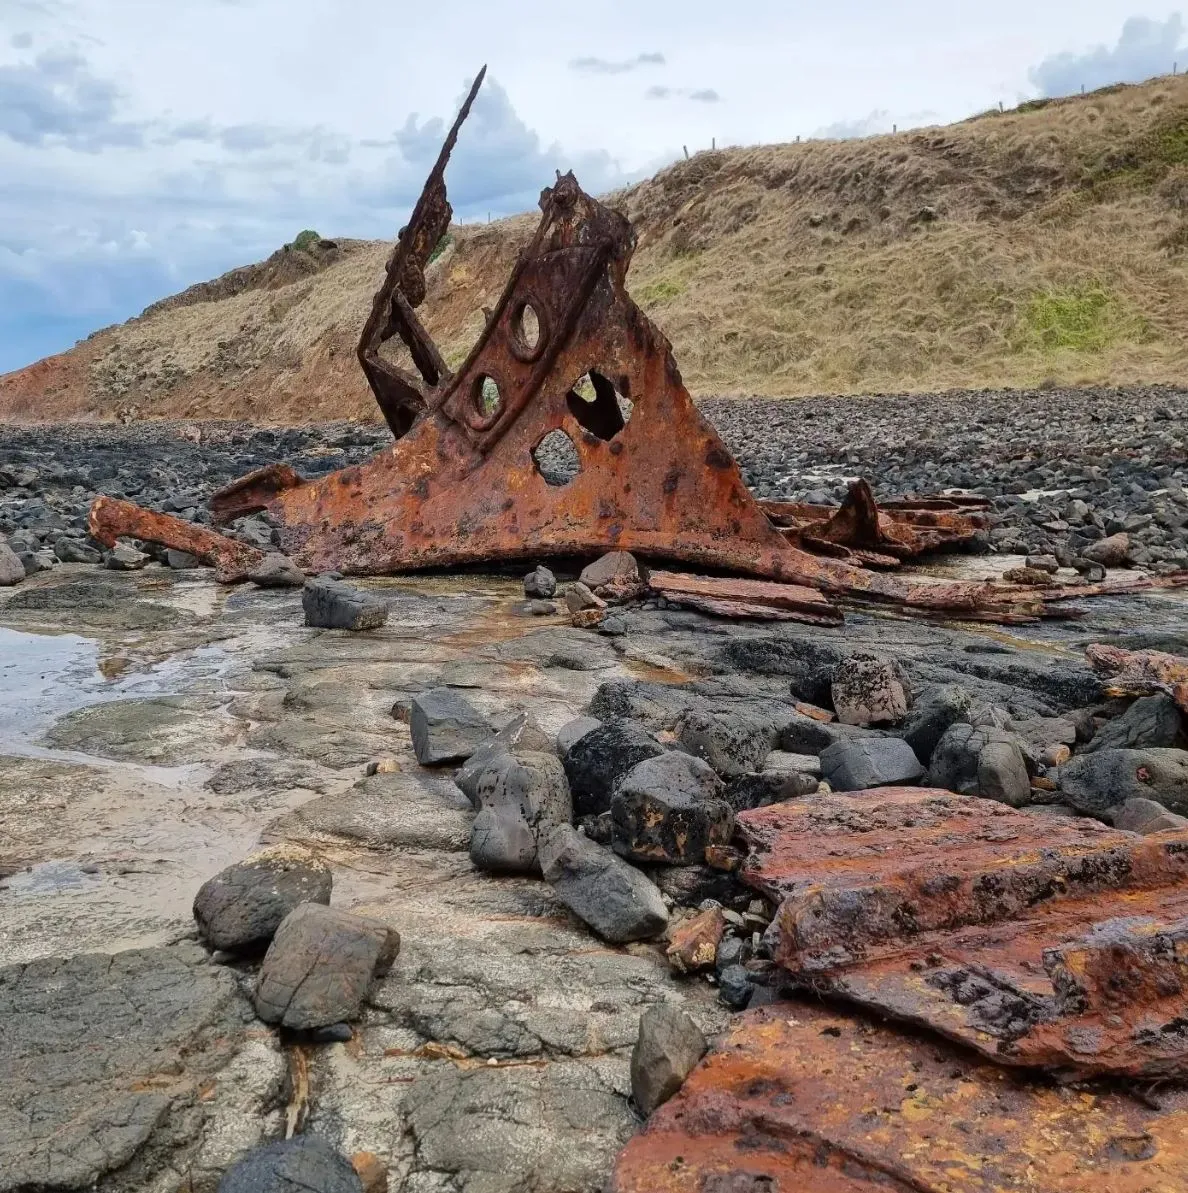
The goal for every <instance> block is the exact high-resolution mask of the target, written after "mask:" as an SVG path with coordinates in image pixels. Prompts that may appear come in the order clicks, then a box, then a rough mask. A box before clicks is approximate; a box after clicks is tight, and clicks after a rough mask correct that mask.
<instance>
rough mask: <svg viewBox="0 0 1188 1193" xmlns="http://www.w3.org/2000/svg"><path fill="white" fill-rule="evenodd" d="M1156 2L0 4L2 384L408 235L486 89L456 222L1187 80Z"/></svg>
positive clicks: (1185, 60)
mask: <svg viewBox="0 0 1188 1193" xmlns="http://www.w3.org/2000/svg"><path fill="white" fill-rule="evenodd" d="M1135 3H1136V0H1118V2H1115V0H995V3H994V4H975V3H972V2H971V0H897V2H896V3H893V4H888V3H886V0H835V2H834V3H832V4H829V5H822V4H819V3H816V2H813V3H806V2H804V0H744V2H742V3H739V4H738V5H737V6H733V7H732V6H723V5H722V4H721V0H679V2H678V0H631V2H630V3H627V2H626V0H601V3H599V4H593V5H585V4H583V5H566V4H563V3H556V2H554V3H550V4H543V3H539V2H537V0H519V2H518V3H516V4H500V3H496V2H492V0H450V2H449V3H443V4H438V5H432V4H429V5H425V4H416V5H410V4H405V3H402V2H401V0H166V2H163V0H0V372H4V371H7V370H9V369H14V368H18V367H20V366H22V365H25V364H28V363H30V362H32V361H34V360H36V359H39V358H40V357H42V356H44V355H47V354H48V353H51V352H56V351H62V350H64V349H66V348H69V347H70V346H71V345H72V344H73V343H74V342H75V341H76V340H78V339H81V338H83V337H85V336H86V335H88V334H90V333H91V332H93V331H95V330H97V329H99V328H101V327H104V326H107V325H109V324H111V323H116V322H120V321H122V320H124V319H127V318H129V317H130V316H132V315H134V314H137V313H138V312H139V311H141V310H142V309H143V308H144V307H145V306H147V305H148V304H149V303H150V302H153V301H155V300H156V299H158V298H161V297H163V296H165V295H167V294H171V293H175V292H176V291H178V290H180V289H182V288H184V287H185V286H187V285H190V284H191V283H193V282H196V281H202V280H206V279H208V278H211V277H214V276H217V275H218V274H219V273H221V272H223V271H225V270H227V269H230V268H233V267H234V266H237V265H243V264H247V263H248V262H251V261H255V260H260V259H262V258H263V257H266V256H267V255H268V254H269V253H270V252H272V251H273V250H274V249H276V248H278V247H279V246H280V245H281V244H283V243H285V242H286V241H289V240H292V239H293V237H294V236H295V235H296V234H297V233H298V232H299V231H301V230H302V229H304V228H313V229H315V230H317V231H318V232H320V233H321V234H322V235H324V236H335V235H337V236H359V237H379V238H384V239H392V238H394V236H395V233H396V231H397V230H398V229H399V227H400V226H401V224H402V223H403V221H404V219H405V217H406V216H407V214H408V210H409V207H410V205H411V203H412V201H413V200H415V198H416V195H417V194H418V192H419V191H420V188H421V185H422V183H423V181H424V176H425V174H426V172H427V170H428V168H429V166H430V164H431V163H432V162H433V160H434V159H435V158H436V155H437V152H438V149H439V147H440V140H441V136H442V134H443V132H444V128H445V127H446V126H448V124H449V123H450V121H452V119H453V116H454V111H455V109H456V107H457V104H458V102H459V101H460V99H461V97H462V95H463V94H464V92H465V90H466V87H467V85H468V83H469V82H470V80H471V79H473V77H474V75H475V72H476V71H477V70H478V68H479V67H480V66H482V65H483V64H484V63H486V64H487V66H488V75H487V81H486V84H485V85H484V88H483V90H482V92H481V93H480V96H479V99H478V101H477V103H476V105H475V109H474V112H473V114H472V116H471V118H470V120H469V122H468V123H467V125H466V126H465V127H464V128H463V131H462V135H461V137H460V139H459V143H458V147H457V149H456V150H455V153H454V156H453V159H452V160H451V164H450V168H449V170H448V172H447V175H446V180H447V184H448V186H449V193H450V199H451V202H452V203H453V206H454V210H455V218H459V219H462V220H465V221H474V220H485V219H487V218H488V216H498V215H504V214H509V213H512V212H517V211H524V210H528V209H529V208H531V207H533V206H534V205H535V203H536V201H537V199H538V196H539V193H540V190H541V188H542V187H544V186H546V185H548V184H549V183H550V182H551V181H552V180H553V178H554V170H556V169H570V168H572V169H573V170H574V171H575V172H576V173H577V176H578V180H579V181H580V182H581V183H582V185H583V186H584V187H585V188H586V189H587V190H590V191H592V192H594V193H601V192H605V191H607V190H610V189H613V188H614V187H616V186H620V185H623V184H624V183H627V182H630V181H634V180H636V179H638V178H642V177H645V176H647V175H649V174H651V173H653V172H655V171H656V170H657V169H659V168H661V167H662V166H664V165H666V164H668V163H669V162H672V161H674V160H676V159H677V158H678V157H679V156H680V155H681V154H682V151H683V147H685V146H687V147H688V149H689V151H690V152H693V151H695V150H697V149H702V148H708V147H709V145H710V144H711V143H713V142H716V143H717V144H718V145H746V144H759V143H765V142H774V141H790V140H795V138H796V137H797V136H801V137H806V138H807V137H824V136H831V137H848V136H864V135H870V134H873V133H878V132H884V131H890V129H891V128H892V126H893V125H898V126H899V127H900V128H901V129H902V128H908V127H914V126H918V125H924V124H935V123H943V122H947V121H952V120H958V119H961V118H963V117H965V116H968V115H971V114H972V113H974V112H978V111H983V110H985V109H987V108H990V107H992V106H996V105H997V104H998V103H999V102H1002V103H1004V104H1006V105H1007V106H1008V107H1010V106H1013V105H1015V104H1017V103H1018V102H1020V101H1021V100H1023V99H1026V98H1031V97H1034V96H1037V95H1060V94H1069V93H1072V92H1076V91H1079V90H1080V89H1081V87H1082V86H1085V87H1086V88H1088V89H1092V88H1094V87H1099V86H1103V85H1105V84H1107V83H1113V82H1119V81H1139V80H1141V79H1145V78H1149V77H1151V76H1152V75H1156V74H1163V73H1166V72H1168V71H1170V70H1171V69H1172V65H1173V63H1174V62H1176V61H1177V60H1178V61H1179V63H1180V65H1181V66H1182V67H1184V68H1188V35H1186V32H1185V25H1184V19H1183V17H1182V15H1181V13H1180V12H1179V11H1178V10H1175V9H1164V8H1151V9H1136V8H1135Z"/></svg>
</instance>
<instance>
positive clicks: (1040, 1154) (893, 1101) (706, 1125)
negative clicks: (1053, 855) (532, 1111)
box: [610, 1000, 1188, 1193]
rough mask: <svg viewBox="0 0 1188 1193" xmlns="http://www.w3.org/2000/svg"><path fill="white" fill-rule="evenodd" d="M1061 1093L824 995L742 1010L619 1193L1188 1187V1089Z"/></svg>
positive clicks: (619, 1169)
mask: <svg viewBox="0 0 1188 1193" xmlns="http://www.w3.org/2000/svg"><path fill="white" fill-rule="evenodd" d="M1160 1103H1161V1104H1162V1109H1156V1108H1154V1107H1153V1106H1152V1105H1149V1104H1144V1103H1142V1102H1139V1101H1138V1100H1136V1099H1134V1098H1131V1097H1128V1096H1126V1095H1125V1094H1123V1093H1120V1092H1117V1091H1114V1090H1110V1089H1096V1090H1089V1089H1077V1090H1071V1089H1067V1088H1061V1087H1059V1086H1056V1085H1053V1084H1052V1083H1050V1082H1046V1081H1026V1080H1020V1078H1019V1077H1018V1075H1016V1074H1014V1073H1011V1072H1008V1071H1006V1070H1003V1069H1001V1068H999V1067H997V1066H995V1065H992V1064H988V1063H986V1062H980V1063H979V1062H978V1061H976V1060H971V1058H970V1057H969V1055H968V1054H966V1053H965V1052H964V1051H962V1050H958V1049H954V1048H952V1047H949V1046H946V1045H944V1044H943V1043H939V1042H937V1041H935V1040H929V1039H921V1038H919V1037H918V1036H916V1035H914V1034H910V1033H904V1032H900V1031H897V1030H895V1028H894V1027H893V1026H890V1025H887V1024H885V1023H878V1022H874V1021H872V1020H869V1019H867V1018H865V1017H863V1016H862V1015H860V1014H859V1015H855V1014H853V1013H850V1014H846V1013H843V1012H841V1011H839V1010H837V1009H834V1008H830V1007H825V1006H821V1005H820V1004H819V1003H818V1002H816V1001H802V1000H793V1001H788V1002H782V1003H777V1004H775V1005H773V1006H770V1007H765V1008H763V1009H762V1010H758V1011H752V1012H748V1013H747V1014H745V1015H742V1016H740V1017H738V1018H737V1019H736V1020H735V1021H734V1023H733V1024H732V1026H731V1029H730V1031H729V1032H728V1034H727V1035H726V1037H725V1038H724V1039H723V1040H722V1041H721V1042H720V1043H719V1045H718V1046H717V1047H716V1048H715V1050H714V1051H713V1052H711V1053H710V1055H709V1056H707V1057H706V1058H705V1060H703V1061H702V1062H701V1064H700V1065H698V1067H697V1068H696V1069H695V1070H694V1071H693V1073H692V1074H691V1075H690V1077H689V1078H688V1080H687V1081H686V1082H685V1084H684V1086H683V1087H682V1089H681V1090H680V1092H679V1093H678V1094H677V1095H676V1096H675V1097H674V1098H673V1099H672V1100H671V1101H669V1102H668V1103H666V1104H665V1105H664V1106H662V1107H661V1108H660V1109H659V1110H658V1111H656V1112H655V1113H654V1114H653V1115H652V1117H651V1119H650V1120H649V1122H648V1125H647V1127H646V1128H645V1129H644V1131H643V1132H642V1133H641V1134H639V1135H637V1136H636V1137H635V1138H634V1139H632V1140H631V1142H630V1143H628V1144H627V1146H626V1148H624V1150H623V1152H622V1153H621V1154H620V1155H619V1158H618V1161H617V1162H616V1165H615V1170H614V1175H613V1177H612V1180H611V1185H610V1188H611V1191H612V1193H801V1191H802V1190H804V1191H809V1190H811V1191H812V1193H1003V1191H1005V1190H1010V1191H1011V1193H1089V1191H1091V1190H1101V1191H1103V1193H1104V1191H1105V1190H1108V1191H1109V1193H1154V1191H1155V1190H1159V1191H1160V1193H1184V1190H1185V1189H1188V1178H1186V1177H1185V1175H1184V1169H1183V1155H1184V1151H1185V1148H1186V1147H1188V1096H1185V1094H1184V1093H1182V1092H1178V1091H1174V1090H1173V1091H1168V1092H1167V1093H1166V1094H1162V1095H1161V1096H1160Z"/></svg>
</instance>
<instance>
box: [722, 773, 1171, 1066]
mask: <svg viewBox="0 0 1188 1193" xmlns="http://www.w3.org/2000/svg"><path fill="white" fill-rule="evenodd" d="M739 829H740V831H741V832H742V835H743V837H744V839H745V840H746V842H747V844H748V847H749V850H750V852H749V856H748V858H747V861H746V863H745V864H744V867H743V869H742V873H741V876H742V878H743V880H744V881H745V882H748V883H750V884H751V885H752V886H755V887H756V888H757V889H759V890H762V891H763V892H764V893H765V894H767V895H768V896H769V897H771V898H773V899H779V900H782V901H781V903H780V906H779V910H778V911H777V913H776V916H775V919H774V920H773V922H772V927H771V929H770V933H769V940H770V943H771V945H772V950H773V956H774V957H775V960H776V961H777V962H778V963H779V964H780V965H781V966H782V967H783V968H784V970H785V971H786V972H787V974H788V976H789V980H790V981H791V982H794V983H798V984H801V985H804V986H807V987H810V988H812V989H814V990H816V991H818V992H821V993H829V994H832V995H834V996H837V997H841V998H845V999H849V1000H852V1001H854V1002H857V1003H861V1004H862V1005H864V1006H868V1007H871V1008H873V1009H877V1010H878V1011H880V1012H881V1013H883V1014H887V1015H890V1016H892V1017H894V1018H898V1019H902V1020H905V1021H907V1022H911V1023H916V1024H921V1025H926V1026H928V1027H930V1028H932V1029H933V1030H935V1031H938V1032H940V1033H941V1034H942V1035H945V1036H948V1037H950V1038H951V1039H954V1040H958V1041H960V1042H962V1043H964V1044H968V1045H970V1046H972V1047H974V1048H976V1049H977V1050H978V1051H980V1052H982V1053H984V1054H985V1055H987V1056H989V1057H992V1058H993V1059H995V1060H997V1061H999V1062H1001V1063H1004V1064H1011V1065H1025V1066H1026V1065H1031V1066H1041V1067H1044V1068H1050V1069H1057V1070H1060V1071H1062V1072H1068V1073H1072V1074H1096V1073H1109V1074H1115V1075H1123V1076H1129V1077H1149V1078H1155V1077H1177V1078H1181V1077H1188V1029H1186V1028H1185V1026H1184V1018H1185V1008H1186V1007H1188V947H1186V945H1185V943H1184V942H1185V937H1186V929H1185V924H1184V922H1183V921H1185V920H1186V919H1188V832H1185V831H1181V830H1172V831H1168V832H1163V833H1156V834H1153V835H1151V836H1147V837H1140V836H1137V835H1135V834H1133V833H1125V832H1120V831H1118V830H1116V829H1112V828H1108V827H1107V826H1105V825H1103V824H1100V823H1098V822H1097V821H1092V820H1076V819H1071V818H1056V817H1049V816H1040V815H1037V814H1034V813H1027V812H1020V811H1017V810H1015V809H1012V808H1009V807H1006V806H1005V805H1003V804H998V803H995V802H994V801H991V800H981V799H973V798H969V797H966V796H957V795H952V794H950V793H948V792H943V791H934V790H928V789H921V788H881V789H879V790H877V791H869V792H857V793H848V794H846V795H842V796H824V797H813V798H811V799H808V800H792V801H789V802H787V803H783V804H779V805H775V806H774V807H771V808H763V809H759V810H757V811H754V812H746V813H743V814H741V815H740V816H739Z"/></svg>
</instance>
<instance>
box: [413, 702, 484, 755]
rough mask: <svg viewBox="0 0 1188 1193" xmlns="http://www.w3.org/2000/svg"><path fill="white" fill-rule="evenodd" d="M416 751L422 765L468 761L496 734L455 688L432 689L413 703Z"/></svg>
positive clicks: (414, 747)
mask: <svg viewBox="0 0 1188 1193" xmlns="http://www.w3.org/2000/svg"><path fill="white" fill-rule="evenodd" d="M408 724H409V729H410V730H411V731H412V741H413V750H414V751H415V752H416V755H417V761H418V762H419V763H420V764H421V765H422V766H437V765H439V764H440V763H443V762H464V761H465V760H466V759H467V758H469V757H470V756H471V755H472V754H473V753H474V752H475V750H477V749H478V748H479V746H481V745H482V744H483V743H484V742H487V741H490V739H491V738H492V737H494V735H495V732H494V730H493V729H492V728H491V725H490V723H489V722H488V721H487V718H486V717H484V716H483V715H482V713H480V712H479V711H478V710H477V709H476V708H475V707H474V706H473V705H472V704H471V703H470V701H469V700H467V699H466V697H465V696H462V695H460V694H459V692H458V691H457V690H456V689H455V688H431V689H430V690H429V691H427V692H421V693H420V694H419V695H417V696H414V697H413V698H412V700H411V701H410V702H409V717H408Z"/></svg>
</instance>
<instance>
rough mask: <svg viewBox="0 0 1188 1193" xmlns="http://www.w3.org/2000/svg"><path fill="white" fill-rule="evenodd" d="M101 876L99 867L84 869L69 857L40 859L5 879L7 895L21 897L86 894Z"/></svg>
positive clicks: (94, 886) (97, 883) (99, 881)
mask: <svg viewBox="0 0 1188 1193" xmlns="http://www.w3.org/2000/svg"><path fill="white" fill-rule="evenodd" d="M101 881H102V879H101V878H100V876H99V873H98V870H97V869H95V870H93V871H88V870H83V869H82V867H81V866H80V865H79V863H78V862H76V861H71V860H70V859H68V858H60V859H55V860H53V861H49V862H38V863H36V864H34V865H32V866H28V867H26V868H25V869H23V870H17V871H16V872H15V873H14V874H10V875H9V876H8V877H7V878H6V879H5V880H4V885H3V888H2V889H3V890H4V892H5V894H8V895H12V896H14V897H17V898H20V897H22V896H24V897H30V896H32V897H36V896H38V895H63V894H80V895H81V894H84V893H85V892H87V891H90V890H94V889H96V888H97V887H98V886H99V885H100V883H101Z"/></svg>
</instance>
